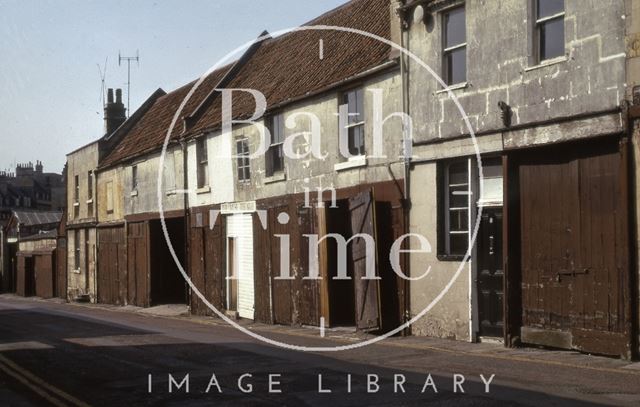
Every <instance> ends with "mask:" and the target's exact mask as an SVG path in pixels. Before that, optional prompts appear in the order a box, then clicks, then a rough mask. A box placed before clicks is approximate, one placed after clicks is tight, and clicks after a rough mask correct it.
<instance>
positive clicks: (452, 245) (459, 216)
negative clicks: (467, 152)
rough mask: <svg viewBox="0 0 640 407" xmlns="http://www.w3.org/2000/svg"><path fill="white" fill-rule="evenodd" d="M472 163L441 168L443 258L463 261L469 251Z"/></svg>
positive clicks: (445, 165) (440, 247)
mask: <svg viewBox="0 0 640 407" xmlns="http://www.w3.org/2000/svg"><path fill="white" fill-rule="evenodd" d="M469 162H470V161H469V160H468V159H464V160H459V161H453V162H448V163H443V164H441V171H442V175H441V195H440V196H441V199H440V203H441V205H440V206H441V208H440V214H439V215H440V220H439V222H438V223H439V225H440V228H439V229H440V230H439V232H440V236H439V245H438V254H440V255H445V256H452V257H461V256H464V255H465V254H466V253H467V249H468V247H469V197H470V195H471V189H470V182H469Z"/></svg>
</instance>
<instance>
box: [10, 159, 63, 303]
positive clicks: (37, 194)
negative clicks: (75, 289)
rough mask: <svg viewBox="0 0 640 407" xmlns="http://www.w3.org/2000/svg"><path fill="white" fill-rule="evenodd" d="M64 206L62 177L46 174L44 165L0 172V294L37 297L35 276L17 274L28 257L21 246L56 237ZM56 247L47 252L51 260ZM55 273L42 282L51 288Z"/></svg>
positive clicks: (33, 274) (21, 166) (38, 162)
mask: <svg viewBox="0 0 640 407" xmlns="http://www.w3.org/2000/svg"><path fill="white" fill-rule="evenodd" d="M65 206H66V197H65V183H64V177H63V175H62V174H58V173H54V172H45V171H44V165H43V164H42V162H41V161H36V164H35V165H34V164H33V163H31V162H29V163H19V164H17V165H16V168H15V172H8V171H1V172H0V291H2V292H20V293H34V294H35V291H34V290H35V279H36V276H35V273H30V274H29V278H26V275H25V274H24V273H18V265H19V262H20V261H22V260H20V259H21V258H23V257H24V256H23V255H24V254H25V253H26V252H25V251H21V250H20V242H21V241H36V240H40V239H44V238H45V236H46V235H48V234H52V233H54V232H55V231H56V230H57V228H58V226H59V223H60V221H61V219H62V211H63V210H64V208H65ZM54 240H55V239H54ZM55 247H56V245H55V244H52V245H51V247H50V248H48V249H47V251H48V252H50V253H49V254H50V255H51V256H53V250H54V249H55ZM29 252H31V251H29ZM27 257H28V258H31V257H32V256H27ZM28 261H30V260H28ZM53 271H54V270H53V269H52V270H51V271H49V273H50V275H47V276H42V277H41V280H46V281H48V280H51V285H52V284H53V280H54V277H53ZM49 277H50V278H49ZM61 279H62V277H61ZM27 287H28V288H27ZM51 288H52V292H53V286H51ZM25 290H26V291H25ZM60 292H62V289H61V291H60ZM40 294H43V295H44V296H51V295H52V293H51V294H49V293H48V292H40Z"/></svg>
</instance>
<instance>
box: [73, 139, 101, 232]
mask: <svg viewBox="0 0 640 407" xmlns="http://www.w3.org/2000/svg"><path fill="white" fill-rule="evenodd" d="M97 166H98V142H97V141H96V142H94V143H91V144H89V145H87V146H85V147H83V148H81V149H79V150H76V151H75V152H73V153H70V154H68V155H67V214H68V216H67V224H69V225H74V224H78V223H85V222H92V221H95V217H96V215H95V207H94V211H93V214H90V213H89V205H95V198H96V193H95V180H92V183H93V198H92V199H93V203H91V204H90V203H89V202H88V200H89V171H94V170H95V169H96V167H97ZM76 176H77V177H78V181H79V186H80V188H79V189H80V191H79V195H78V202H77V208H78V216H77V217H76V216H74V210H75V207H76V206H74V204H75V203H76V202H75V177H76Z"/></svg>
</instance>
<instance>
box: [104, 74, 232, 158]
mask: <svg viewBox="0 0 640 407" xmlns="http://www.w3.org/2000/svg"><path fill="white" fill-rule="evenodd" d="M228 69H229V66H225V67H222V68H220V69H218V70H216V71H214V72H212V73H211V74H209V76H207V78H206V79H205V80H204V81H203V82H202V83H201V84H200V86H199V87H198V89H197V90H196V92H195V93H194V94H193V95H192V96H191V98H190V99H189V102H188V103H187V105H186V106H185V108H184V109H183V110H182V112H181V117H184V116H187V115H188V114H189V113H191V112H192V111H193V110H194V109H195V108H196V107H197V106H198V104H200V102H202V100H203V99H204V98H205V96H206V95H207V94H208V93H209V92H210V91H211V90H212V89H213V88H214V86H215V85H216V84H217V83H218V82H219V81H220V79H221V78H222V76H223V75H224V73H225V72H226V71H227V70H228ZM195 82H196V81H193V82H191V83H189V84H187V85H184V86H182V87H180V88H178V89H176V90H174V91H173V92H170V93H168V94H166V95H164V96H161V97H159V98H158V99H157V100H156V101H155V103H154V104H153V106H151V108H150V109H149V110H148V111H147V112H146V113H145V114H144V116H142V118H140V120H139V121H138V122H137V123H136V124H135V125H134V126H133V127H132V128H131V130H130V131H129V132H127V134H126V135H125V136H124V138H123V139H122V141H121V142H120V143H119V144H118V145H117V146H116V147H115V148H114V149H113V151H111V153H109V155H107V156H106V157H105V158H104V160H103V161H102V162H101V163H100V167H101V168H104V167H108V166H110V165H112V164H115V163H118V162H120V161H123V160H126V159H129V158H133V157H137V156H140V155H142V154H145V153H148V152H151V151H155V150H157V149H159V148H160V147H162V144H163V143H164V139H165V137H166V135H167V131H168V130H169V126H170V125H171V120H173V116H174V115H175V113H176V111H177V110H178V108H179V107H180V104H181V103H182V101H183V100H184V98H185V97H186V96H187V94H188V93H189V91H190V90H191V88H192V87H193V85H194V84H195ZM182 130H183V124H182V119H178V121H177V122H176V125H175V127H174V129H173V132H172V135H171V139H172V140H176V139H177V138H178V137H179V135H180V133H181V132H182Z"/></svg>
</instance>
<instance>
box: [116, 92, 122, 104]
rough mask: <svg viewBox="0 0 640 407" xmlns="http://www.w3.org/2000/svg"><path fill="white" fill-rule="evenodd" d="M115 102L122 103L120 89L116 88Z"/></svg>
mask: <svg viewBox="0 0 640 407" xmlns="http://www.w3.org/2000/svg"><path fill="white" fill-rule="evenodd" d="M116 103H122V89H116Z"/></svg>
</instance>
